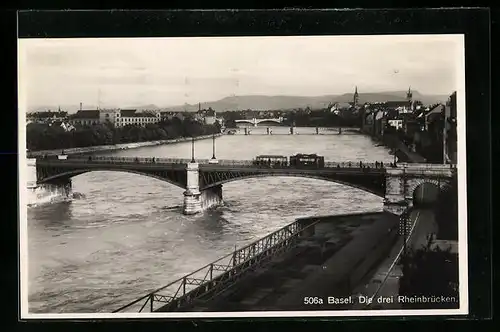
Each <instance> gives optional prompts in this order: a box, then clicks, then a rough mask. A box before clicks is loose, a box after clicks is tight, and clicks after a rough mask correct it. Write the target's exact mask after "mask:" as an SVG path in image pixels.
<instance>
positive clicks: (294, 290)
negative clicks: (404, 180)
mask: <svg viewBox="0 0 500 332" xmlns="http://www.w3.org/2000/svg"><path fill="white" fill-rule="evenodd" d="M300 220H301V221H304V222H306V223H307V220H310V221H316V220H319V223H318V224H316V225H315V226H314V230H312V231H311V232H310V233H309V234H308V235H307V236H304V237H301V239H300V241H299V243H298V244H297V245H296V246H295V247H293V248H292V249H291V250H290V251H288V252H287V253H286V254H282V255H278V256H276V257H273V259H272V261H271V262H270V263H268V264H266V265H265V266H261V267H260V268H258V269H256V270H254V271H251V272H248V273H247V274H246V275H245V276H244V277H243V278H242V279H241V280H240V281H239V282H238V283H236V284H234V285H232V286H231V287H229V288H228V289H226V290H224V291H223V292H221V293H219V294H218V295H217V296H216V297H213V298H210V299H208V300H206V301H199V302H197V304H196V305H195V306H193V307H190V308H185V309H182V310H181V311H256V310H319V309H322V310H345V309H348V306H349V303H328V297H336V298H337V299H341V298H348V297H349V295H350V294H351V293H350V292H351V291H352V290H353V289H354V287H356V285H358V284H359V283H360V282H361V281H362V280H363V278H364V276H365V275H366V274H367V273H368V272H369V271H370V270H371V269H373V268H374V266H376V265H377V264H379V262H380V261H381V260H383V259H384V258H385V257H386V256H387V254H388V253H389V251H390V250H391V248H392V246H393V244H394V242H395V239H396V238H397V228H398V227H397V225H398V218H397V217H396V216H394V215H392V214H388V213H385V212H376V213H361V214H347V215H334V216H324V217H311V218H301V219H300ZM305 299H310V301H309V302H308V303H305V302H304V301H305ZM320 299H321V301H320Z"/></svg>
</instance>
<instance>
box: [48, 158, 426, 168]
mask: <svg viewBox="0 0 500 332" xmlns="http://www.w3.org/2000/svg"><path fill="white" fill-rule="evenodd" d="M44 159H45V158H41V160H44ZM47 159H49V160H57V157H56V156H50V157H48V158H47ZM195 161H196V162H197V163H199V164H202V165H205V164H210V161H211V160H210V159H196V160H195ZM59 162H82V163H86V162H92V163H96V162H97V163H105V164H106V163H108V164H114V163H141V164H151V163H155V164H188V163H190V162H191V159H187V158H156V157H119V156H79V155H68V156H67V159H65V160H60V161H59ZM217 165H221V166H239V167H253V168H255V167H261V168H268V167H272V168H291V167H294V166H290V165H281V164H271V165H267V164H259V165H256V164H255V160H231V159H218V160H217ZM324 166H325V167H326V168H353V169H355V168H368V167H369V168H385V167H390V163H385V164H381V163H375V162H361V163H360V162H359V161H343V162H334V161H326V162H325V164H324ZM428 168H432V166H429V167H428Z"/></svg>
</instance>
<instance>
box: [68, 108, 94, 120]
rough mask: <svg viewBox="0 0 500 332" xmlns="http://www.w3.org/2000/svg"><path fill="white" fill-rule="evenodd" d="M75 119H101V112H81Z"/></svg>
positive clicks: (76, 114) (74, 116) (75, 115)
mask: <svg viewBox="0 0 500 332" xmlns="http://www.w3.org/2000/svg"><path fill="white" fill-rule="evenodd" d="M73 119H99V110H79V111H78V112H76V113H75V114H74V115H73Z"/></svg>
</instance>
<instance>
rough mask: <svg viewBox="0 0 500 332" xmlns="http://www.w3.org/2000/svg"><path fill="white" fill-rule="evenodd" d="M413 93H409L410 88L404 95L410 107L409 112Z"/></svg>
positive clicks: (411, 107)
mask: <svg viewBox="0 0 500 332" xmlns="http://www.w3.org/2000/svg"><path fill="white" fill-rule="evenodd" d="M412 99H413V93H412V92H411V86H410V87H408V92H407V93H406V100H407V101H408V104H409V106H408V107H410V110H413V100H412Z"/></svg>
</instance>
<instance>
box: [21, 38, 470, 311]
mask: <svg viewBox="0 0 500 332" xmlns="http://www.w3.org/2000/svg"><path fill="white" fill-rule="evenodd" d="M423 36H426V37H428V38H445V39H448V38H450V40H454V41H456V42H457V43H458V44H459V47H458V50H457V62H458V64H457V66H456V68H457V73H456V77H457V80H458V82H457V89H456V91H457V164H458V165H457V168H458V206H459V214H458V215H459V227H458V238H459V240H458V246H459V297H460V306H459V309H425V310H410V309H408V310H406V309H405V310H361V311H360V310H335V311H324V310H318V311H250V312H246V311H245V312H182V313H181V312H174V313H92V314H78V313H74V314H73V313H60V314H59V313H58V314H45V313H43V314H42V313H29V312H28V308H29V306H28V277H27V275H28V259H29V257H28V227H27V223H28V220H27V197H26V192H27V191H26V184H27V174H26V173H27V155H26V109H27V104H26V100H27V97H28V96H27V91H26V88H25V85H26V84H25V82H24V81H23V80H22V79H21V73H22V70H23V68H25V67H24V66H25V61H26V54H24V53H23V52H22V48H21V45H20V44H21V41H22V39H18V44H17V45H18V98H19V99H18V100H19V109H18V111H19V117H18V138H19V142H18V160H19V189H18V196H19V216H20V220H19V224H18V225H19V236H20V239H19V240H20V241H19V244H20V248H19V257H20V262H19V267H20V281H19V286H20V301H19V303H20V317H19V318H20V319H22V320H25V319H26V320H31V319H35V320H37V319H53V320H60V319H92V320H95V319H124V318H129V319H137V318H174V319H175V318H188V319H189V318H191V319H196V318H259V317H275V318H276V317H283V318H285V317H294V318H298V317H323V318H324V317H362V316H364V317H366V316H438V315H466V314H468V313H469V309H468V302H469V296H468V295H469V294H468V291H469V287H468V264H467V262H468V255H467V165H466V113H465V112H466V107H465V43H464V35H463V34H449V35H438V34H436V35H383V36H380V35H378V36H362V35H357V36H335V37H340V38H368V39H369V38H373V37H385V38H388V37H394V38H395V39H396V40H397V39H401V38H404V39H407V38H411V37H423ZM289 37H291V36H289ZM297 37H300V38H304V37H305V36H297ZM309 37H310V38H328V37H332V36H309ZM192 38H197V37H192ZM215 38H255V37H215ZM259 38H266V37H259ZM267 38H269V37H267ZM280 38H281V37H280ZM283 38H286V37H283ZM148 39H149V38H148ZM155 39H162V38H155ZM450 94H451V93H450Z"/></svg>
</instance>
